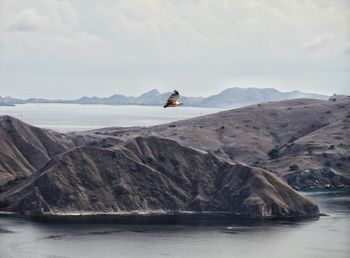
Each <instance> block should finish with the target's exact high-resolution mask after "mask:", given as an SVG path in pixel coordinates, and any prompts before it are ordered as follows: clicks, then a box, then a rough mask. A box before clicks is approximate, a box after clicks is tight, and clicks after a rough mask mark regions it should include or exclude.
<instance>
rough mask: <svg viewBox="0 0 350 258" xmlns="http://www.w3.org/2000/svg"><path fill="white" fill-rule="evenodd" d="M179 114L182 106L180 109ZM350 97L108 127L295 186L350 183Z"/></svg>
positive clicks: (110, 132) (113, 131) (110, 131)
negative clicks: (249, 168) (160, 139)
mask: <svg viewBox="0 0 350 258" xmlns="http://www.w3.org/2000/svg"><path fill="white" fill-rule="evenodd" d="M179 112H181V109H179ZM349 128H350V98H349V97H346V96H345V97H341V98H338V100H337V101H335V102H334V101H323V100H313V99H297V100H288V101H281V102H271V103H264V104H257V105H253V106H249V107H244V108H240V109H233V110H229V111H224V112H220V113H216V114H212V115H207V116H203V117H198V118H194V119H189V120H183V121H178V122H175V123H170V124H165V125H159V126H153V127H147V128H136V129H135V128H131V129H127V128H123V129H120V128H119V129H118V128H108V129H101V130H96V131H92V132H86V133H83V134H89V135H91V134H99V135H105V136H110V137H115V138H118V139H121V140H126V139H128V138H129V137H132V136H147V135H158V136H161V137H166V138H171V139H174V140H176V141H178V142H180V143H181V144H183V145H186V146H192V147H195V148H198V149H201V150H205V151H209V152H212V153H214V154H215V155H218V156H220V157H222V158H224V159H229V160H232V161H236V162H244V163H246V164H250V165H252V166H259V167H263V168H266V169H268V170H271V171H274V172H276V173H277V174H278V175H280V176H281V177H283V178H284V179H285V180H286V181H288V182H289V183H290V184H291V185H293V187H295V188H297V189H300V188H301V189H304V190H308V189H323V188H338V187H349V186H350V182H349V177H350V170H349V167H350V133H349V132H350V130H349Z"/></svg>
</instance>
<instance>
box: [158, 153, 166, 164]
mask: <svg viewBox="0 0 350 258" xmlns="http://www.w3.org/2000/svg"><path fill="white" fill-rule="evenodd" d="M158 159H159V161H160V162H164V161H165V160H166V158H165V157H164V156H163V155H162V154H160V155H159V156H158Z"/></svg>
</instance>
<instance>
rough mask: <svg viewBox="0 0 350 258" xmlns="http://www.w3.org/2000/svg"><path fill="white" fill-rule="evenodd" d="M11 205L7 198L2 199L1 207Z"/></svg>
mask: <svg viewBox="0 0 350 258" xmlns="http://www.w3.org/2000/svg"><path fill="white" fill-rule="evenodd" d="M9 205H10V203H9V201H8V200H6V199H3V200H0V209H2V208H6V207H7V206H9Z"/></svg>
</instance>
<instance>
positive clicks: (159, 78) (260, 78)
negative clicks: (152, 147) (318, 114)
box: [0, 0, 350, 95]
mask: <svg viewBox="0 0 350 258" xmlns="http://www.w3.org/2000/svg"><path fill="white" fill-rule="evenodd" d="M0 10H1V11H0V12H1V16H2V18H1V21H0V54H1V56H2V58H1V60H0V67H3V69H2V71H0V76H3V77H5V78H6V83H7V84H9V85H11V87H17V88H21V87H24V86H22V85H21V82H19V81H17V80H16V79H15V78H13V76H12V75H13V74H16V73H22V74H23V73H25V74H28V76H29V75H30V77H31V78H32V79H30V80H28V81H27V85H28V86H26V87H33V89H35V88H36V87H37V86H35V85H38V84H39V85H51V84H52V80H55V81H57V83H58V82H60V83H61V84H68V85H70V87H75V88H77V89H84V84H91V87H90V88H91V92H94V93H93V94H97V95H98V92H99V90H100V89H101V87H102V88H103V87H105V89H111V90H110V91H111V92H110V93H113V92H112V90H113V91H114V92H115V89H114V88H113V87H112V86H114V85H119V88H118V91H120V92H124V93H128V91H129V90H130V88H131V87H133V88H134V89H136V90H135V91H136V92H138V93H140V92H142V91H144V90H146V89H147V88H148V87H152V88H154V87H160V88H164V89H166V88H168V87H170V88H171V87H173V86H174V87H175V86H178V85H180V87H183V88H184V89H185V90H188V91H190V94H197V92H205V94H210V93H214V92H216V91H217V90H218V88H224V87H228V86H233V85H237V84H238V83H239V84H240V85H242V84H247V85H249V84H250V83H253V84H257V85H254V86H272V87H280V88H281V89H282V90H283V89H285V90H286V89H292V88H293V89H301V90H305V89H304V87H313V88H314V89H315V90H317V89H319V88H320V87H321V88H322V87H324V91H327V90H328V89H327V86H326V84H328V83H329V82H331V81H334V83H333V85H339V86H337V87H338V88H339V89H340V90H343V91H345V87H347V85H348V83H349V81H350V75H346V74H344V71H346V70H349V67H350V65H349V63H350V62H349V55H348V54H346V53H347V52H346V49H348V46H349V42H350V36H349V35H350V26H349V24H350V3H349V2H348V1H346V0H344V1H341V0H338V1H332V2H330V1H325V0H310V1H273V0H266V1H258V0H246V1H230V0H227V1H225V0H219V1H213V0H201V1H163V0H149V1H141V0H130V1H109V0H102V1H98V2H97V1H87V0H84V1H83V0H75V1H65V0H28V1H20V0H3V1H2V3H1V5H0ZM33 74H37V75H43V74H45V76H34V75H33ZM318 74H322V76H323V77H324V76H326V77H327V79H326V80H325V79H321V77H322V76H315V75H318ZM339 74H340V76H339ZM72 76H74V80H72V81H70V79H71V78H72ZM38 78H39V79H38ZM49 78H51V80H50V79H49ZM77 78H79V79H77ZM318 78H319V79H318ZM101 81H103V84H104V85H105V86H103V85H102V86H101ZM29 85H30V86H29ZM93 85H98V86H96V87H95V88H94V87H93ZM181 85H182V86H181ZM243 86H244V85H243ZM6 87H7V86H6ZM47 87H48V88H50V86H47ZM67 87H68V86H67ZM328 88H329V87H328ZM52 89H53V88H50V90H52ZM179 89H180V88H179ZM1 90H3V88H2V89H1ZM78 91H79V90H77V92H78ZM133 91H134V90H133ZM332 91H336V89H332ZM105 92H107V91H105ZM106 94H107V93H106Z"/></svg>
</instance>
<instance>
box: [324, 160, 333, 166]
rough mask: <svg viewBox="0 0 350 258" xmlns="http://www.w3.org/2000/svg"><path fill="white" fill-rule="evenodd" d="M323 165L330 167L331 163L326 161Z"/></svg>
mask: <svg viewBox="0 0 350 258" xmlns="http://www.w3.org/2000/svg"><path fill="white" fill-rule="evenodd" d="M323 165H325V166H326V167H330V166H332V162H331V161H330V160H326V161H325V162H324V163H323Z"/></svg>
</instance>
